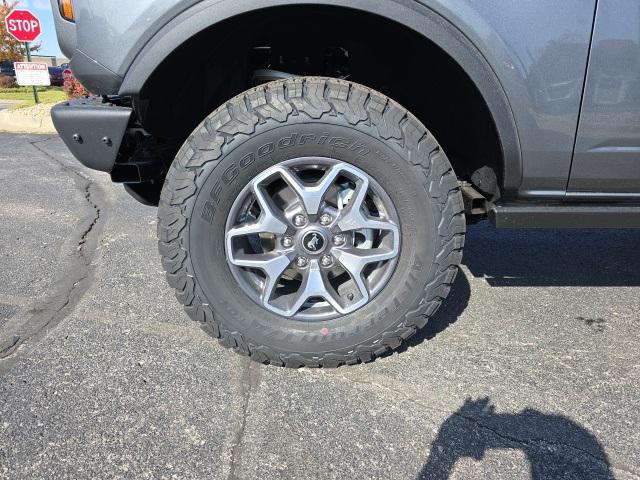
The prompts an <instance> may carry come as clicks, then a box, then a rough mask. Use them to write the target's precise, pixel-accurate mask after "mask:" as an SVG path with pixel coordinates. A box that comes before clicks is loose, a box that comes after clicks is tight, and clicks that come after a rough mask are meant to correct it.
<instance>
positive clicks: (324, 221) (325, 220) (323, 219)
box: [320, 213, 333, 227]
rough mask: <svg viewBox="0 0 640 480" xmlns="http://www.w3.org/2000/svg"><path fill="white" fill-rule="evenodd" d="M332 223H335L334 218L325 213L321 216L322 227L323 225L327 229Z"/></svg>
mask: <svg viewBox="0 0 640 480" xmlns="http://www.w3.org/2000/svg"><path fill="white" fill-rule="evenodd" d="M331 222H333V218H332V217H331V215H329V214H328V213H323V214H322V215H320V225H323V226H325V227H326V226H327V225H329V224H330V223H331Z"/></svg>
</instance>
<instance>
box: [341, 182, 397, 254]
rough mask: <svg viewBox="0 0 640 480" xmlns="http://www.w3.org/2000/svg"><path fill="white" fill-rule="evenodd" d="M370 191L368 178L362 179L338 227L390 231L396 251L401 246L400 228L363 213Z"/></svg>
mask: <svg viewBox="0 0 640 480" xmlns="http://www.w3.org/2000/svg"><path fill="white" fill-rule="evenodd" d="M368 190H369V180H368V179H366V178H360V179H359V180H358V183H357V185H356V190H355V193H354V194H353V198H352V199H351V201H350V202H349V204H348V205H347V206H346V207H345V208H344V209H343V210H342V211H341V212H340V217H339V218H338V222H337V224H338V227H339V228H340V230H342V231H350V230H363V229H371V230H383V231H390V232H392V233H393V249H394V250H396V249H397V248H398V246H399V244H400V235H399V229H398V226H397V225H396V224H395V223H393V222H391V221H389V220H384V219H380V218H371V217H369V216H368V215H366V214H365V213H364V212H363V208H362V207H363V205H364V201H365V199H366V198H367V191H368ZM394 256H395V255H394Z"/></svg>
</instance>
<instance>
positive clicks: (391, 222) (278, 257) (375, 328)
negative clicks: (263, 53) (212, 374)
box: [158, 77, 465, 367]
mask: <svg viewBox="0 0 640 480" xmlns="http://www.w3.org/2000/svg"><path fill="white" fill-rule="evenodd" d="M158 215H159V222H158V236H159V247H160V253H161V255H162V261H163V266H164V268H165V270H166V271H167V278H168V280H169V283H170V284H171V286H173V287H174V288H175V289H176V290H177V298H178V299H179V300H180V301H181V302H182V303H183V304H184V305H185V308H186V310H187V312H188V313H189V315H190V316H191V317H192V318H194V319H195V320H197V321H199V322H201V323H202V324H203V326H204V327H205V329H206V330H207V331H208V332H209V333H210V334H212V335H213V336H214V337H216V338H219V339H220V341H221V343H222V344H223V345H225V346H228V347H232V348H234V349H235V350H237V351H239V352H241V353H244V354H246V355H250V356H251V358H253V359H255V360H257V361H260V362H263V363H271V364H275V365H285V366H290V367H298V366H338V365H341V364H352V363H357V362H361V361H362V362H365V361H370V360H372V359H373V358H375V357H377V356H380V355H382V354H384V353H385V352H387V351H389V350H390V349H394V348H397V347H398V346H399V345H400V344H401V342H402V341H403V340H405V339H407V338H408V337H410V336H411V335H413V334H414V333H415V332H416V330H417V329H418V328H421V327H423V326H424V325H425V324H426V323H427V321H428V320H429V318H430V317H431V316H432V315H433V313H434V312H435V311H436V310H437V308H438V307H439V306H440V304H441V302H442V301H443V300H444V298H445V297H446V296H447V294H448V292H449V289H450V286H451V284H452V282H453V280H454V278H455V275H456V273H457V269H458V265H459V263H460V260H461V257H462V247H463V244H464V232H465V221H464V213H463V203H462V197H461V194H460V190H459V187H458V183H457V179H456V176H455V174H454V173H453V170H452V168H451V165H450V164H449V161H448V159H447V157H446V155H445V154H444V152H443V151H442V149H441V148H440V146H439V145H438V143H437V141H436V140H435V139H434V137H433V136H432V135H431V134H430V133H429V132H428V131H427V130H426V129H425V127H424V126H423V125H422V124H421V123H420V122H419V121H418V120H417V119H416V118H415V117H414V116H413V115H411V113H409V112H407V111H406V110H405V109H403V108H402V107H401V106H400V105H398V104H397V103H395V102H394V101H393V100H390V99H388V98H387V97H385V96H384V95H382V94H380V93H378V92H375V91H373V90H370V89H368V88H366V87H363V86H361V85H357V84H355V83H351V82H346V81H342V80H336V79H329V78H317V77H310V78H295V79H290V80H283V81H277V82H273V83H269V84H267V85H262V86H259V87H256V88H253V89H251V90H248V91H247V92H245V93H243V94H241V95H239V96H237V97H235V98H234V99H232V100H231V101H229V102H228V103H227V104H225V105H223V106H222V107H220V108H218V109H217V110H216V111H214V112H213V113H212V114H211V115H209V117H207V119H205V121H204V122H203V123H202V124H200V126H198V127H197V128H196V130H195V131H194V132H193V134H192V135H191V136H190V137H189V139H188V140H187V141H186V142H185V144H184V146H183V147H182V148H181V150H180V151H179V153H178V155H177V156H176V159H175V160H174V162H173V164H172V166H171V169H170V171H169V173H168V174H167V179H166V181H165V185H164V188H163V190H162V195H161V199H160V208H159V213H158Z"/></svg>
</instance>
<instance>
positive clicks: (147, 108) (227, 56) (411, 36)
mask: <svg viewBox="0 0 640 480" xmlns="http://www.w3.org/2000/svg"><path fill="white" fill-rule="evenodd" d="M265 69H266V70H267V76H268V75H269V72H272V74H274V75H277V72H286V73H288V74H294V75H321V76H330V77H339V78H345V79H348V80H352V81H355V82H358V83H361V84H363V85H366V86H368V87H371V88H374V89H376V90H378V91H380V92H382V93H384V94H385V95H387V96H389V97H391V98H393V99H394V100H396V101H397V102H399V103H401V104H402V105H403V106H404V107H406V108H407V109H408V110H409V111H411V112H412V113H413V114H414V115H416V116H417V117H418V118H419V119H420V120H421V121H422V122H423V123H424V124H425V126H426V127H427V128H428V129H429V130H430V131H431V132H432V133H433V134H434V135H435V136H436V138H437V139H438V141H439V142H440V144H441V145H442V146H443V148H444V150H445V152H446V153H447V155H448V157H449V159H450V161H451V163H452V165H453V167H454V169H455V171H456V174H457V175H458V177H459V178H460V179H461V180H466V181H470V182H472V183H475V184H476V186H479V187H480V188H479V189H480V190H481V191H483V193H484V194H485V195H486V196H487V197H488V198H489V199H496V198H497V197H499V195H500V192H499V185H502V179H503V175H504V167H503V165H504V162H503V159H502V148H501V144H500V139H499V135H498V132H497V130H496V127H495V123H494V120H493V118H492V116H491V113H490V111H489V108H488V107H487V104H486V103H485V101H484V99H483V98H482V95H481V94H480V92H479V91H478V89H477V88H476V86H475V85H474V83H473V81H472V80H471V79H470V78H469V77H468V76H467V74H466V73H465V72H464V70H463V69H462V68H461V67H460V66H459V65H458V64H457V63H456V62H455V61H454V60H453V59H452V58H451V57H450V56H449V55H448V54H447V53H446V52H444V51H443V50H442V49H440V48H439V47H438V46H437V45H435V44H434V43H432V42H431V41H429V40H428V39H426V38H425V37H423V36H422V35H420V34H418V33H417V32H415V31H413V30H411V29H409V28H407V27H405V26H403V25H400V24H398V23H395V22H393V21H390V20H388V19H386V18H383V17H380V16H377V15H373V14H368V13H364V12H362V11H356V10H352V9H349V8H344V7H329V6H310V5H296V6H287V7H274V8H269V9H264V10H260V11H257V12H251V13H247V14H243V15H240V16H237V17H233V18H231V19H229V20H226V21H224V22H221V23H218V24H216V25H214V26H212V27H211V28H209V29H207V30H205V31H203V32H201V33H199V34H198V35H196V36H194V37H192V38H191V39H189V40H188V41H186V42H185V43H184V44H183V45H182V46H180V47H179V48H177V49H176V50H175V51H173V52H172V53H171V54H170V55H168V56H167V58H166V59H165V60H164V62H163V63H162V64H161V65H160V66H159V67H158V68H157V69H156V70H155V72H154V73H153V74H152V75H151V76H150V77H149V79H148V80H147V82H146V84H145V86H144V87H143V89H142V91H141V92H140V94H139V95H138V96H137V97H136V98H135V99H134V105H135V107H136V111H137V113H138V117H139V121H140V123H141V124H142V125H143V126H144V128H145V130H147V131H148V132H149V133H150V134H151V135H152V136H153V137H155V138H158V139H165V140H166V141H167V142H168V143H169V144H173V145H176V149H177V147H179V145H180V143H182V141H184V139H185V138H186V137H187V136H188V135H189V133H191V131H192V130H193V129H194V128H195V127H196V125H197V124H198V123H200V122H201V121H202V120H203V119H204V118H205V117H206V115H208V114H209V113H211V111H213V110H214V109H215V108H217V107H218V106H220V105H221V104H222V103H224V102H225V101H226V100H228V99H230V98H232V97H233V96H234V95H236V94H238V93H241V92H242V91H244V90H246V89H248V88H250V87H251V86H253V85H255V84H256V83H259V82H260V79H258V78H256V77H257V76H256V71H260V70H261V71H262V72H264V70H265ZM274 71H275V72H274ZM487 167H488V168H487ZM474 174H475V175H474ZM487 175H488V176H489V177H490V178H487ZM472 177H473V180H472ZM491 177H493V178H491ZM478 179H480V180H478ZM481 183H482V184H484V185H490V187H489V188H488V189H487V188H486V187H485V188H484V189H483V186H482V185H479V184H481ZM496 185H497V187H496Z"/></svg>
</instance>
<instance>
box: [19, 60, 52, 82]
mask: <svg viewBox="0 0 640 480" xmlns="http://www.w3.org/2000/svg"><path fill="white" fill-rule="evenodd" d="M14 66H15V69H16V83H17V84H18V85H21V86H30V85H35V86H49V85H51V77H50V76H49V66H48V65H47V64H46V63H36V62H15V63H14Z"/></svg>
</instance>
